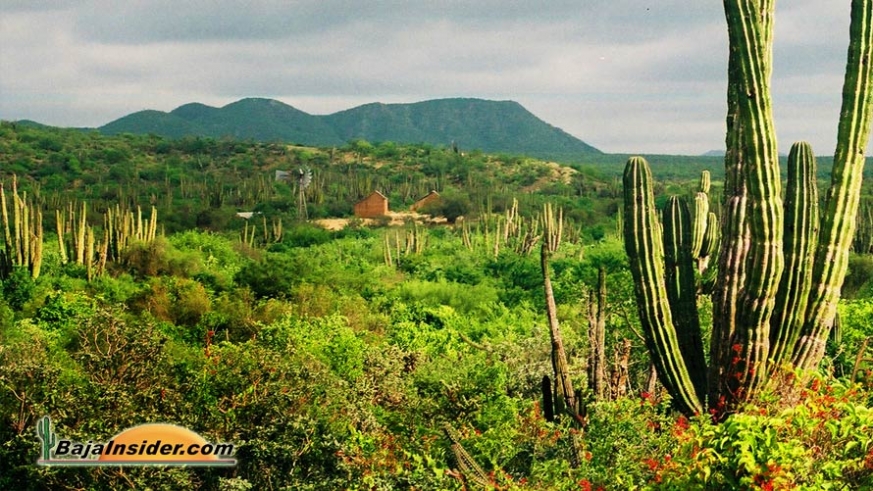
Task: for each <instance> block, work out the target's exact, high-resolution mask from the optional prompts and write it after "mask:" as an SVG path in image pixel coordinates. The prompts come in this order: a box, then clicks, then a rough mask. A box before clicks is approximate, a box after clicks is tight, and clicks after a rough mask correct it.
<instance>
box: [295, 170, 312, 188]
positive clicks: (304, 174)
mask: <svg viewBox="0 0 873 491" xmlns="http://www.w3.org/2000/svg"><path fill="white" fill-rule="evenodd" d="M311 183H312V169H310V168H309V167H300V168H299V169H297V184H299V185H300V188H301V189H306V188H308V187H309V184H311Z"/></svg>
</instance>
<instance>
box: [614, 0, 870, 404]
mask: <svg viewBox="0 0 873 491" xmlns="http://www.w3.org/2000/svg"><path fill="white" fill-rule="evenodd" d="M724 8H725V16H726V19H727V24H728V37H729V42H730V53H729V59H728V93H727V99H728V114H727V128H728V131H727V136H726V144H727V152H726V155H725V191H724V208H723V209H724V212H723V216H722V226H721V229H722V234H721V246H720V251H719V260H718V276H717V280H716V284H715V289H714V291H713V330H712V340H711V345H710V363H711V365H710V368H709V372H708V376H709V380H708V396H709V404H710V406H711V408H712V409H714V410H715V411H716V413H718V414H719V415H723V414H724V413H726V412H730V411H732V410H733V409H734V408H735V407H736V406H737V404H738V403H740V402H742V401H744V400H747V399H748V398H750V397H752V396H754V394H755V393H756V392H757V391H758V390H759V389H760V388H761V387H763V386H764V384H765V383H767V381H768V380H770V379H772V378H774V377H773V375H774V373H775V371H776V370H777V369H778V368H780V364H781V362H782V361H783V360H788V359H789V358H790V361H791V363H792V364H793V365H794V366H795V367H798V368H801V369H811V368H814V367H816V366H817V365H818V363H819V362H820V361H821V359H822V357H823V355H824V345H825V340H826V339H827V335H828V333H829V331H830V329H831V327H832V324H833V322H834V318H835V315H836V306H837V302H838V300H839V297H840V285H841V284H842V281H843V279H844V277H845V273H846V269H847V262H848V251H849V248H850V247H851V241H852V236H853V234H854V228H855V222H854V220H855V217H856V216H857V212H858V202H859V196H860V185H861V176H862V170H863V164H864V154H863V152H864V149H865V147H866V144H867V141H868V139H869V132H870V121H871V110H873V65H871V60H873V0H853V1H852V6H851V26H850V45H849V55H848V61H847V64H846V75H845V82H844V84H845V85H844V90H843V107H842V111H841V116H840V125H839V132H838V143H837V148H836V153H835V157H834V168H833V174H832V178H831V189H830V190H829V192H828V200H827V204H826V206H825V208H824V209H825V214H824V216H823V219H822V221H821V227H820V230H821V236H820V240H819V241H818V242H817V241H816V237H815V231H816V229H817V227H818V218H817V217H816V216H815V211H816V210H815V209H816V208H817V196H816V194H817V192H816V190H815V183H814V180H815V166H814V161H813V159H812V151H811V149H810V148H809V146H808V145H807V144H804V143H799V144H797V145H795V146H794V148H792V155H791V158H790V160H791V166H792V168H791V170H790V182H789V184H788V187H787V196H786V205H787V206H786V208H785V209H783V203H782V200H781V191H782V189H781V181H780V178H779V168H778V161H777V151H776V139H775V132H774V126H773V117H772V109H771V102H770V87H769V83H770V71H771V68H770V67H771V53H772V41H773V38H772V36H773V34H772V32H773V31H772V27H773V12H774V1H773V0H725V2H724ZM650 178H651V176H650V173H649V170H648V167H647V165H645V162H644V161H643V160H642V159H640V158H632V159H630V160H629V161H628V164H627V167H626V170H625V183H624V185H625V208H626V210H625V214H626V217H625V247H626V249H627V253H628V256H629V258H630V262H631V271H632V273H633V274H634V278H635V280H636V281H637V290H636V295H637V303H638V306H639V311H640V318H641V320H642V324H643V327H644V330H645V332H646V335H647V343H648V345H649V350H650V352H651V354H652V358H653V360H654V362H655V365H656V366H657V369H658V373H659V375H660V376H661V379H662V380H664V384H665V386H666V387H667V388H668V390H669V391H670V392H671V394H672V395H673V397H674V400H676V401H677V405H678V406H679V408H680V409H682V410H684V411H686V412H688V413H694V412H699V409H700V407H701V406H702V401H703V395H704V394H701V393H699V392H695V391H694V387H692V385H695V386H698V387H699V384H692V383H691V377H689V374H688V370H689V369H690V370H692V371H696V368H692V367H696V366H699V365H698V364H699V363H700V362H701V360H700V359H699V358H701V357H700V356H699V353H691V354H689V353H683V352H682V351H681V350H680V349H679V346H678V342H677V341H676V337H677V336H678V337H680V338H682V337H683V336H685V335H686V334H685V333H683V332H682V331H681V329H680V328H679V324H680V322H675V323H674V319H676V318H677V312H678V311H679V310H681V309H679V308H677V305H675V302H674V305H669V303H668V301H667V299H666V297H667V293H666V292H665V289H666V287H665V278H664V273H663V271H662V270H661V269H660V267H659V265H660V264H661V261H662V260H663V257H664V253H663V251H661V250H660V248H659V247H658V241H657V240H655V237H656V236H657V234H658V232H659V224H658V223H657V219H656V216H655V214H654V209H653V207H654V206H653V197H652V195H651V193H652V187H651V183H650V182H649V180H650ZM665 228H666V227H665ZM707 228H709V227H707ZM703 242H705V243H707V245H703V244H702V245H701V249H705V248H707V247H710V248H711V247H712V243H713V240H711V239H709V238H704V241H703ZM783 248H784V250H783ZM813 254H814V261H812V258H813ZM786 264H787V270H786V267H785V265H786ZM806 292H809V293H808V295H807V293H806ZM804 305H805V307H804ZM671 308H672V311H671Z"/></svg>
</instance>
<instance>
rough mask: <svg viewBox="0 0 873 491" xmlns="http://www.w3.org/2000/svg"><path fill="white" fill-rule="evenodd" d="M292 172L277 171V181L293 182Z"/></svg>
mask: <svg viewBox="0 0 873 491" xmlns="http://www.w3.org/2000/svg"><path fill="white" fill-rule="evenodd" d="M291 177H292V176H291V172H289V171H285V170H277V171H276V180H277V181H290V180H291Z"/></svg>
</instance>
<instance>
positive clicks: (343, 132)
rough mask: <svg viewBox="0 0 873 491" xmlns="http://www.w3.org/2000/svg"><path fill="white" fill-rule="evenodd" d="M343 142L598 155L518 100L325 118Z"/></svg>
mask: <svg viewBox="0 0 873 491" xmlns="http://www.w3.org/2000/svg"><path fill="white" fill-rule="evenodd" d="M326 118H327V120H328V121H329V122H330V123H331V125H332V126H333V127H334V128H335V129H336V131H337V133H338V134H339V135H340V137H342V138H343V139H344V140H352V139H356V138H363V139H365V140H372V141H402V142H416V143H431V144H437V145H439V144H449V143H451V142H456V143H457V144H458V145H460V146H461V148H464V149H479V150H483V151H485V152H510V153H523V154H528V155H533V156H538V157H544V158H565V157H573V156H574V155H579V154H590V153H600V151H599V150H597V149H596V148H594V147H592V146H590V145H588V144H587V143H585V142H583V141H581V140H579V139H578V138H576V137H574V136H572V135H570V134H568V133H566V132H564V131H562V130H561V129H559V128H556V127H554V126H552V125H550V124H548V123H546V122H544V121H543V120H541V119H539V118H537V117H536V116H534V115H533V114H532V113H531V112H530V111H528V110H527V109H525V108H524V107H522V105H521V104H519V103H517V102H514V101H486V100H482V99H440V100H432V101H425V102H418V103H413V104H378V103H376V104H366V105H364V106H360V107H356V108H353V109H349V110H346V111H341V112H338V113H335V114H331V115H329V116H327V117H326Z"/></svg>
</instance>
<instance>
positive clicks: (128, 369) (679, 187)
mask: <svg viewBox="0 0 873 491" xmlns="http://www.w3.org/2000/svg"><path fill="white" fill-rule="evenodd" d="M299 167H308V168H310V169H312V173H313V179H312V184H311V185H310V186H309V187H308V188H306V189H305V191H304V193H303V194H304V197H305V203H306V206H307V212H308V215H309V217H310V218H312V219H318V218H325V217H349V216H350V214H351V209H352V204H353V203H354V202H355V201H357V200H358V199H360V198H362V197H363V196H365V195H366V194H368V193H369V192H370V191H372V190H374V189H379V190H381V191H382V192H383V193H384V194H386V196H388V197H389V198H390V202H391V209H392V210H403V209H406V208H407V207H408V206H409V205H410V204H412V203H413V202H414V200H415V199H416V198H419V197H421V196H423V195H424V194H426V193H427V192H428V191H429V190H431V189H435V190H437V191H439V192H440V193H441V195H442V197H443V200H442V201H441V203H440V204H438V205H436V206H434V207H432V209H431V210H430V211H432V212H434V213H437V214H442V215H446V216H449V217H450V218H453V219H456V220H454V221H455V223H454V224H449V225H424V224H414V223H406V224H404V225H402V226H395V227H385V226H378V225H380V224H376V225H377V226H373V227H369V226H363V225H362V224H361V223H360V222H359V221H357V220H353V219H352V220H350V223H349V226H348V227H346V228H345V229H343V230H341V231H336V232H331V231H327V230H324V229H322V228H319V227H317V226H314V225H312V224H311V223H305V222H298V221H297V220H296V217H298V206H299V201H298V197H299V189H298V188H297V184H296V182H295V181H293V180H292V181H277V180H275V171H276V170H286V171H292V170H295V169H297V168H299ZM604 168H605V167H604ZM0 169H2V174H0V177H2V181H3V183H4V190H5V193H6V198H5V199H6V200H7V201H8V202H9V203H11V202H12V191H11V183H12V175H13V174H14V175H15V176H16V180H17V192H18V195H19V196H21V197H22V201H27V202H30V203H31V207H32V208H31V209H32V210H38V211H41V212H42V215H43V221H42V230H41V233H42V234H43V240H42V243H43V249H42V251H41V268H40V272H39V274H38V275H37V277H36V278H34V277H33V276H34V275H33V270H32V266H31V267H30V269H28V267H26V266H24V265H15V264H10V265H8V267H4V268H0V269H2V272H0V275H2V280H0V285H2V288H0V291H2V301H0V485H4V486H6V487H7V488H9V489H119V488H151V489H192V488H198V487H199V488H203V489H226V490H232V489H294V490H297V489H360V490H364V489H366V490H371V489H386V490H388V489H420V490H425V489H434V490H437V489H439V490H442V489H478V488H483V487H484V488H491V489H519V490H521V489H529V490H543V489H557V490H562V489H566V490H570V489H573V490H578V489H583V490H584V489H592V490H593V489H616V490H626V489H841V488H842V489H864V488H865V487H866V488H869V487H870V486H873V434H871V433H870V431H869V429H870V428H871V427H873V409H870V408H871V407H873V373H871V369H873V363H871V362H870V361H869V357H870V356H871V354H873V349H871V348H870V347H868V345H867V344H865V340H866V339H868V338H869V337H870V336H873V329H871V327H870V321H869V319H870V318H871V314H873V282H871V279H873V266H871V264H873V259H871V256H869V255H867V253H868V252H869V250H858V251H857V252H858V254H857V255H855V256H854V259H853V263H852V269H851V273H850V276H849V280H848V283H847V293H848V297H849V298H848V299H846V300H844V301H843V302H842V303H841V305H840V313H841V317H840V319H841V329H840V331H839V333H840V336H839V337H835V338H834V339H832V340H831V342H830V346H829V350H828V357H827V359H826V363H825V365H824V366H823V368H822V370H821V372H820V373H818V374H816V375H815V376H813V377H811V378H810V377H800V376H799V377H797V378H796V379H795V380H794V381H793V383H794V385H795V386H794V387H791V386H790V384H788V385H787V386H784V387H780V389H779V390H776V391H768V392H765V393H764V394H762V395H761V396H760V397H759V398H757V399H756V400H755V401H753V402H752V403H751V404H750V405H749V407H746V408H745V409H744V411H743V412H742V413H741V414H737V415H734V416H731V417H730V418H728V419H727V421H725V422H723V423H721V424H717V425H716V424H713V422H712V421H711V419H710V418H709V415H706V414H704V415H700V416H698V417H695V418H686V417H684V416H680V415H679V414H678V413H675V412H674V411H673V409H672V405H671V401H670V400H669V397H668V396H667V395H666V394H665V392H664V391H663V389H662V388H661V387H660V386H659V385H657V384H656V383H655V381H654V380H652V378H651V377H650V367H651V363H650V360H649V358H648V355H647V353H646V350H645V347H644V343H643V341H642V339H641V337H640V335H639V334H638V333H639V332H640V326H639V321H638V320H637V318H636V315H635V306H634V300H633V284H632V280H631V276H630V272H629V269H628V266H627V260H626V257H625V253H624V250H623V245H622V243H621V240H620V238H619V234H618V230H617V227H618V225H617V220H616V217H617V215H618V214H619V205H618V202H619V199H620V195H621V189H620V184H619V183H618V181H617V179H616V178H615V175H616V174H614V173H607V172H604V171H603V170H592V169H591V168H590V167H578V168H575V169H571V168H568V167H562V166H559V165H556V164H549V163H545V162H541V161H537V160H533V159H528V158H516V157H510V156H498V155H488V154H483V153H480V152H470V153H468V154H466V155H463V154H461V153H456V152H454V151H452V150H451V149H445V148H438V147H432V146H426V145H417V146H401V145H396V144H392V143H382V144H375V145H374V144H370V143H368V142H366V141H360V140H359V141H355V142H352V143H349V144H347V145H345V146H343V147H339V148H333V149H331V148H324V149H319V148H311V147H296V146H287V145H279V144H263V143H253V142H240V141H236V140H229V139H228V140H213V139H205V138H188V139H181V140H166V139H162V138H159V137H154V136H133V135H119V136H114V137H106V136H100V135H99V134H96V133H86V132H78V131H71V130H54V129H40V128H34V127H27V126H22V125H12V124H8V123H4V124H2V125H0ZM617 171H618V169H616V172H617ZM681 172H682V171H679V173H677V174H670V175H659V176H658V177H659V178H660V182H661V183H663V184H659V186H661V188H660V189H659V190H658V191H659V193H658V194H659V195H662V196H663V195H666V194H668V193H673V194H677V193H678V194H688V193H690V192H691V191H692V190H693V189H694V187H695V186H696V183H695V182H694V181H695V180H696V178H697V176H698V175H699V172H697V171H696V170H695V171H694V172H688V175H687V176H682V177H679V178H677V177H676V176H677V175H681ZM655 173H656V174H658V168H657V167H656V168H655ZM718 185H719V184H718V183H716V182H713V187H714V190H713V192H712V194H713V195H718V191H716V190H715V189H716V188H717V187H718ZM25 193H26V198H25V197H24V194H25ZM83 202H84V203H86V208H85V210H86V211H85V214H84V216H85V221H84V223H85V226H84V228H83V230H86V229H87V230H91V231H92V232H91V233H92V234H93V235H94V236H95V237H96V239H94V243H95V247H94V249H95V250H96V251H99V250H100V247H99V244H100V243H101V239H100V237H103V235H102V231H103V229H104V227H105V225H104V223H108V222H104V217H105V216H106V212H107V210H109V209H116V208H115V207H118V208H117V209H119V210H122V212H130V213H133V216H135V215H136V213H135V210H136V209H137V207H139V208H140V209H141V210H142V214H143V216H144V221H146V222H147V221H148V220H150V219H151V217H152V216H156V217H157V218H156V220H157V233H156V236H155V237H154V238H151V237H150V236H149V235H148V234H143V235H141V236H140V238H138V239H131V240H130V241H129V242H127V243H126V245H125V247H124V248H117V249H113V248H110V247H107V251H112V252H111V253H110V252H107V253H106V254H107V256H108V260H107V262H106V264H105V265H104V267H103V268H102V270H98V269H96V265H95V264H96V262H99V261H97V259H99V257H100V254H99V253H98V252H94V253H93V254H89V253H87V251H86V253H85V254H83V257H85V258H86V259H85V260H84V261H83V262H80V261H78V259H74V257H75V256H76V255H75V254H73V253H72V251H74V250H77V247H81V244H82V242H81V241H79V240H78V239H76V238H75V237H74V235H75V234H73V233H71V230H68V229H66V228H65V227H63V226H62V227H61V230H62V236H63V238H64V240H62V241H58V240H57V228H56V226H55V210H60V211H63V212H64V213H71V212H74V213H76V215H75V216H77V217H79V219H81V217H82V216H83V215H82V214H80V213H79V210H81V209H82V208H81V207H82V203H83ZM546 203H550V204H551V205H553V206H555V207H559V208H561V209H562V210H563V217H562V220H561V223H562V225H563V230H564V234H563V237H562V239H561V241H560V246H559V247H558V248H557V250H556V252H554V253H553V254H552V255H551V257H550V268H551V283H552V286H553V289H554V298H555V301H556V304H557V317H558V318H559V319H560V322H561V332H562V334H563V344H564V347H565V349H566V352H567V357H568V360H569V372H570V375H571V378H572V381H573V385H574V386H575V387H577V392H578V393H579V394H580V399H581V400H582V404H581V408H582V409H583V411H582V413H583V416H584V420H583V421H582V422H581V424H579V423H578V422H576V421H572V420H569V419H568V418H560V417H559V418H556V419H555V421H550V420H549V419H551V418H548V417H547V416H548V415H547V413H548V412H549V408H548V407H545V405H544V403H543V400H542V395H541V384H542V378H543V376H546V375H548V376H552V360H551V347H550V338H549V329H548V327H547V319H546V307H545V306H546V300H545V298H544V294H543V274H542V270H541V264H540V257H539V255H538V254H537V253H536V251H538V249H539V246H538V244H537V243H536V241H535V239H534V237H536V235H537V234H538V233H537V232H536V231H535V230H534V228H533V227H535V226H536V225H535V224H537V223H539V221H538V220H537V217H538V216H539V215H540V214H541V210H542V207H543V205H544V204H546ZM11 206H12V205H11V204H10V208H9V210H10V211H9V213H10V215H11V213H12V211H11V210H12V208H11ZM152 207H154V208H152ZM239 211H256V212H260V215H255V216H254V217H253V218H252V219H250V221H246V220H244V219H242V218H239V217H237V216H236V213H237V212H239ZM34 213H35V212H34ZM122 214H123V213H122ZM461 216H463V217H464V218H463V219H458V218H459V217H461ZM73 222H74V227H76V226H77V225H75V224H76V223H79V222H78V219H74V220H73ZM64 223H66V219H65V220H64ZM280 224H283V225H280ZM146 228H147V227H146ZM252 228H255V232H254V233H252ZM131 233H133V232H131ZM34 235H36V234H34ZM86 235H87V234H86ZM860 235H861V234H859V237H860ZM86 242H87V241H86ZM858 243H859V244H862V243H863V241H861V240H859V241H858ZM61 244H64V249H62V247H61ZM109 245H110V246H111V245H112V243H110V244H109ZM89 249H90V248H89ZM856 249H857V248H856ZM89 256H90V258H89ZM65 257H66V260H65V259H64V258H65ZM92 259H94V261H93V262H92ZM86 263H87V264H86ZM849 285H851V286H850V287H849ZM604 288H605V289H604ZM600 292H604V293H603V294H604V295H605V296H604V297H603V300H600V298H599V297H600V295H601V293H600ZM598 302H599V303H598ZM600 305H602V306H603V308H600V307H599V306H600ZM699 309H700V313H701V315H702V316H703V317H704V318H705V317H706V316H707V315H708V313H709V312H710V308H709V306H708V305H707V304H706V302H701V304H700V305H699ZM598 320H599V321H602V322H603V323H604V324H605V333H606V334H605V336H604V338H603V346H602V350H603V352H604V353H605V354H606V359H607V367H606V373H607V377H606V379H607V382H608V384H607V385H608V387H607V390H605V391H600V392H597V391H595V390H592V389H591V388H590V386H591V377H590V376H589V371H588V368H589V367H590V366H591V356H592V353H593V352H594V351H595V350H593V349H592V348H594V347H595V346H593V344H592V343H591V342H590V339H589V334H590V326H591V325H592V324H593V323H596V322H597V321H598ZM865 349H866V351H865ZM859 355H860V356H859ZM44 415H50V416H51V417H52V421H53V423H54V425H55V430H56V431H57V433H58V434H60V435H63V436H64V437H65V438H70V439H74V440H77V441H88V440H93V441H99V440H105V439H108V438H109V437H111V436H112V435H114V434H116V433H118V432H119V431H121V430H123V429H125V428H128V427H131V426H134V425H138V424H142V423H146V422H169V423H175V424H180V425H184V426H186V427H189V428H191V429H192V430H194V431H197V432H199V433H200V434H202V435H204V436H205V437H206V438H207V439H209V440H210V441H227V442H232V443H234V444H236V445H237V458H238V460H239V464H238V465H237V466H236V467H235V468H231V469H217V468H212V469H210V468H118V467H104V468H99V469H76V468H51V467H50V468H45V467H38V466H36V465H35V462H36V461H37V459H38V458H39V441H38V439H37V438H36V431H35V428H36V423H37V420H38V419H39V418H41V417H42V416H44Z"/></svg>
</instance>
